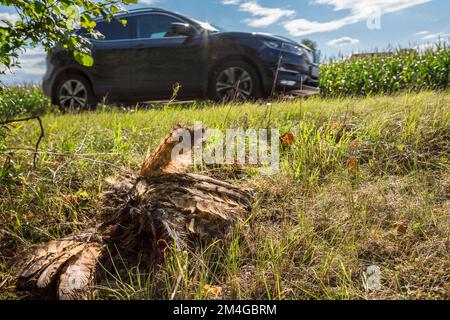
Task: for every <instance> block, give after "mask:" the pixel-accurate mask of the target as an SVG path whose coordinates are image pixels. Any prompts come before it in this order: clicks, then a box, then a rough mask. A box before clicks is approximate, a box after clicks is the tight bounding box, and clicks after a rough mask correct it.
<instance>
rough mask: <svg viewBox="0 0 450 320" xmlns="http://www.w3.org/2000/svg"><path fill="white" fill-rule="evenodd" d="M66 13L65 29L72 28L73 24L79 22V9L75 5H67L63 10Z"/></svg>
mask: <svg viewBox="0 0 450 320" xmlns="http://www.w3.org/2000/svg"><path fill="white" fill-rule="evenodd" d="M64 11H65V13H66V15H67V21H66V25H67V29H69V30H73V29H74V28H75V25H76V24H77V23H79V22H80V10H78V7H77V6H74V5H71V6H68V7H67V8H66V9H65V10H64Z"/></svg>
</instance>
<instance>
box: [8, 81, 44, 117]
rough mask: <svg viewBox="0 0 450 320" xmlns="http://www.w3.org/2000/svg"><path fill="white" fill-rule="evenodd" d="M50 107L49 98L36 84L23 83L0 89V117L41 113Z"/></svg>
mask: <svg viewBox="0 0 450 320" xmlns="http://www.w3.org/2000/svg"><path fill="white" fill-rule="evenodd" d="M50 107H51V102H50V99H48V98H47V97H46V96H45V95H44V93H43V92H42V90H41V89H40V88H39V87H38V86H32V85H23V86H18V87H8V88H4V89H3V90H2V91H0V119H13V118H15V117H20V116H35V115H41V114H44V113H45V111H48V110H49V109H50Z"/></svg>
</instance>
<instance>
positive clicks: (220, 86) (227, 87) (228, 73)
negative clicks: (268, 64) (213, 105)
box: [210, 61, 261, 102]
mask: <svg viewBox="0 0 450 320" xmlns="http://www.w3.org/2000/svg"><path fill="white" fill-rule="evenodd" d="M210 94H211V97H212V98H213V99H214V100H216V101H219V102H230V101H248V100H254V99H258V98H260V97H261V85H260V80H259V76H258V73H257V72H256V70H255V69H254V68H253V67H252V66H251V65H249V64H248V63H245V62H243V61H230V62H227V63H224V64H222V65H220V66H219V67H218V68H216V70H215V71H214V73H213V77H212V81H211V85H210Z"/></svg>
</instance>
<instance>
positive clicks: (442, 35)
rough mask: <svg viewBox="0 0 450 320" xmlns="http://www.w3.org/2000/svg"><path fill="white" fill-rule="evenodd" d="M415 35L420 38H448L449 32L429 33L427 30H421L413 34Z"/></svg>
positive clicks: (449, 36)
mask: <svg viewBox="0 0 450 320" xmlns="http://www.w3.org/2000/svg"><path fill="white" fill-rule="evenodd" d="M414 35H415V36H416V37H420V38H421V39H422V40H435V39H447V38H450V33H445V32H436V33H431V32H429V31H421V32H417V33H415V34H414Z"/></svg>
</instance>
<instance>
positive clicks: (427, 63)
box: [320, 45, 450, 97]
mask: <svg viewBox="0 0 450 320" xmlns="http://www.w3.org/2000/svg"><path fill="white" fill-rule="evenodd" d="M449 70H450V51H449V48H448V46H446V45H438V47H437V48H436V49H434V50H431V49H429V50H426V51H425V52H419V51H417V50H399V51H397V52H394V53H386V54H374V55H369V56H361V57H355V58H352V59H350V60H345V61H339V62H334V63H329V64H324V65H322V66H321V80H320V81H321V82H320V86H321V90H322V94H323V95H324V96H327V97H339V96H364V95H369V94H376V93H384V94H393V93H396V92H399V91H402V90H409V91H420V90H442V89H445V88H447V87H448V85H449V77H450V71H449Z"/></svg>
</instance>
